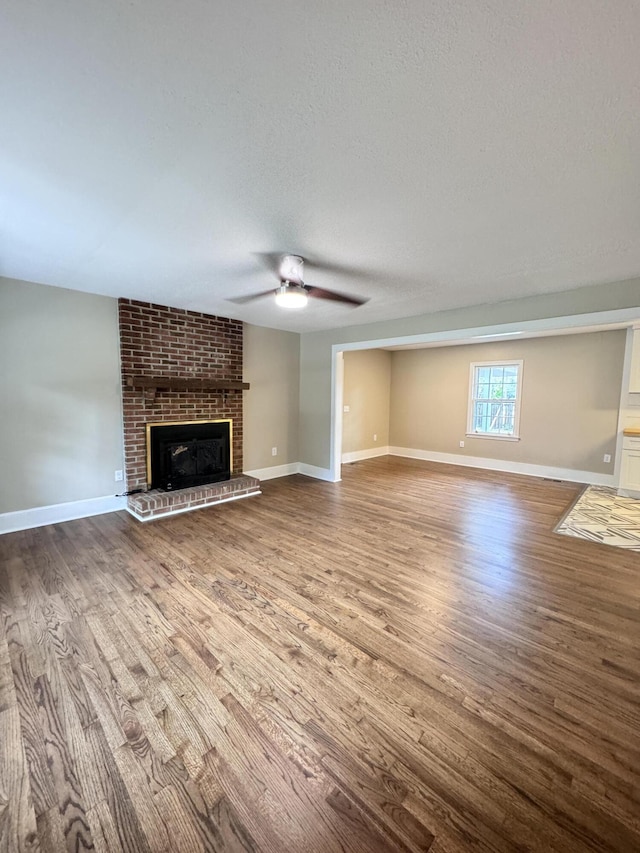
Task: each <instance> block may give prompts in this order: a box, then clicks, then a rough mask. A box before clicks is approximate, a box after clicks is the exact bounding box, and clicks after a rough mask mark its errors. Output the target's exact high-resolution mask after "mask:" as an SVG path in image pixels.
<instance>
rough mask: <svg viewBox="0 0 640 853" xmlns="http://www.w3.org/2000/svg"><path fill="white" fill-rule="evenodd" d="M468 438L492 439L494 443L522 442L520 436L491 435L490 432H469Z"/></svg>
mask: <svg viewBox="0 0 640 853" xmlns="http://www.w3.org/2000/svg"><path fill="white" fill-rule="evenodd" d="M465 435H466V436H467V438H490V439H492V440H493V441H496V440H497V441H520V436H519V435H489V433H488V432H467V433H465Z"/></svg>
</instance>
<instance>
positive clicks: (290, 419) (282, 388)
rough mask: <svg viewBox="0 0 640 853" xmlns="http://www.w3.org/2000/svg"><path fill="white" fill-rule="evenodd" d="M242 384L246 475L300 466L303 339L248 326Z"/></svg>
mask: <svg viewBox="0 0 640 853" xmlns="http://www.w3.org/2000/svg"><path fill="white" fill-rule="evenodd" d="M244 380H245V382H249V383H250V384H251V388H250V389H249V390H248V391H245V392H244V469H245V471H256V470H258V469H260V468H270V467H272V466H275V465H286V464H288V463H290V462H297V461H298V398H299V390H300V335H298V334H295V333H293V332H280V331H278V330H277V329H267V328H264V327H262V326H252V325H249V324H248V323H245V326H244ZM272 447H277V448H278V455H277V456H272V455H271V448H272Z"/></svg>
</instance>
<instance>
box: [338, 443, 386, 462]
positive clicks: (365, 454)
mask: <svg viewBox="0 0 640 853" xmlns="http://www.w3.org/2000/svg"><path fill="white" fill-rule="evenodd" d="M388 455H389V448H388V447H368V448H367V449H366V450H351V451H349V453H343V454H342V464H343V465H348V464H349V463H350V462H360V461H362V460H363V459H374V458H375V457H376V456H388Z"/></svg>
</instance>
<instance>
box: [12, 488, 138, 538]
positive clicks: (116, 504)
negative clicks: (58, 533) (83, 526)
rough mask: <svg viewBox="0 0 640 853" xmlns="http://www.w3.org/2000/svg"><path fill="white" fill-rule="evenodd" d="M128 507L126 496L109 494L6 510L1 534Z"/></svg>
mask: <svg viewBox="0 0 640 853" xmlns="http://www.w3.org/2000/svg"><path fill="white" fill-rule="evenodd" d="M126 508H127V501H126V498H122V497H115V495H107V496H105V497H102V498H88V499H87V500H83V501H69V502H68V503H63V504H51V505H50V506H37V507H34V508H33V509H21V510H18V511H17V512H4V513H2V514H0V534H2V533H13V532H15V531H17V530H30V529H31V528H32V527H42V526H44V525H45V524H58V523H59V522H61V521H73V519H75V518H87V517H88V516H90V515H102V514H103V513H105V512H117V511H118V510H121V509H126Z"/></svg>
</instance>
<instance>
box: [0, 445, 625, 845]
mask: <svg viewBox="0 0 640 853" xmlns="http://www.w3.org/2000/svg"><path fill="white" fill-rule="evenodd" d="M343 476H344V479H343V481H342V483H340V484H328V483H322V482H319V481H314V480H310V479H306V478H304V477H299V476H296V477H289V478H286V479H282V480H276V481H271V482H267V483H264V484H263V490H264V494H263V496H262V497H260V498H255V499H252V500H251V501H239V502H237V503H230V504H225V505H222V506H218V507H215V508H211V509H206V510H202V511H200V512H196V513H191V514H188V515H182V516H177V517H175V518H172V519H167V520H163V521H158V522H155V523H152V524H148V525H142V524H140V523H138V522H136V521H135V520H134V519H132V518H131V517H129V516H128V515H126V514H124V513H119V514H112V515H104V516H99V517H95V518H91V519H83V520H80V521H72V522H67V523H65V524H59V525H52V526H50V527H45V528H40V529H37V530H32V531H25V532H22V533H15V534H10V535H7V536H4V537H0V558H1V563H0V566H1V567H0V629H1V630H0V851H5V852H6V853H18V851H36V850H39V851H42V853H50V852H51V851H65V850H66V851H76V853H77V851H82V850H97V851H100V853H107V851H108V853H116V851H132V852H133V851H135V853H139V852H140V853H142V851H144V853H150V851H153V853H156V851H158V853H159V851H163V852H164V851H166V853H168V852H169V851H181V853H195V851H263V853H288V852H289V851H291V853H298V851H304V853H332V851H347V853H363V851H375V853H384V851H405V852H406V851H413V853H417V851H426V850H429V851H430V853H458V851H460V853H462V851H465V852H466V851H481V852H482V853H487V851H525V850H531V851H545V853H546V852H547V851H571V853H579V851H624V853H629V851H638V850H640V735H639V732H640V653H639V651H638V650H639V649H640V555H638V554H631V553H628V552H624V551H622V550H617V549H613V548H607V547H606V546H602V545H598V544H593V543H590V542H585V541H581V540H574V539H569V538H566V537H561V536H558V535H556V534H554V533H552V529H553V527H554V525H555V524H556V523H557V521H558V520H559V518H560V517H561V516H562V514H563V512H564V511H565V510H566V508H567V506H568V505H569V504H570V503H571V502H572V501H573V500H574V498H575V497H576V495H577V494H578V492H579V487H578V486H573V485H570V484H563V483H556V482H547V481H542V480H535V479H532V478H525V477H517V476H509V475H504V474H498V473H490V472H481V471H473V470H471V469H461V468H455V467H452V466H444V465H436V464H431V463H426V462H414V461H411V460H401V459H393V458H381V459H375V460H369V461H367V462H362V463H358V464H356V465H352V466H345V468H344V471H343Z"/></svg>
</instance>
